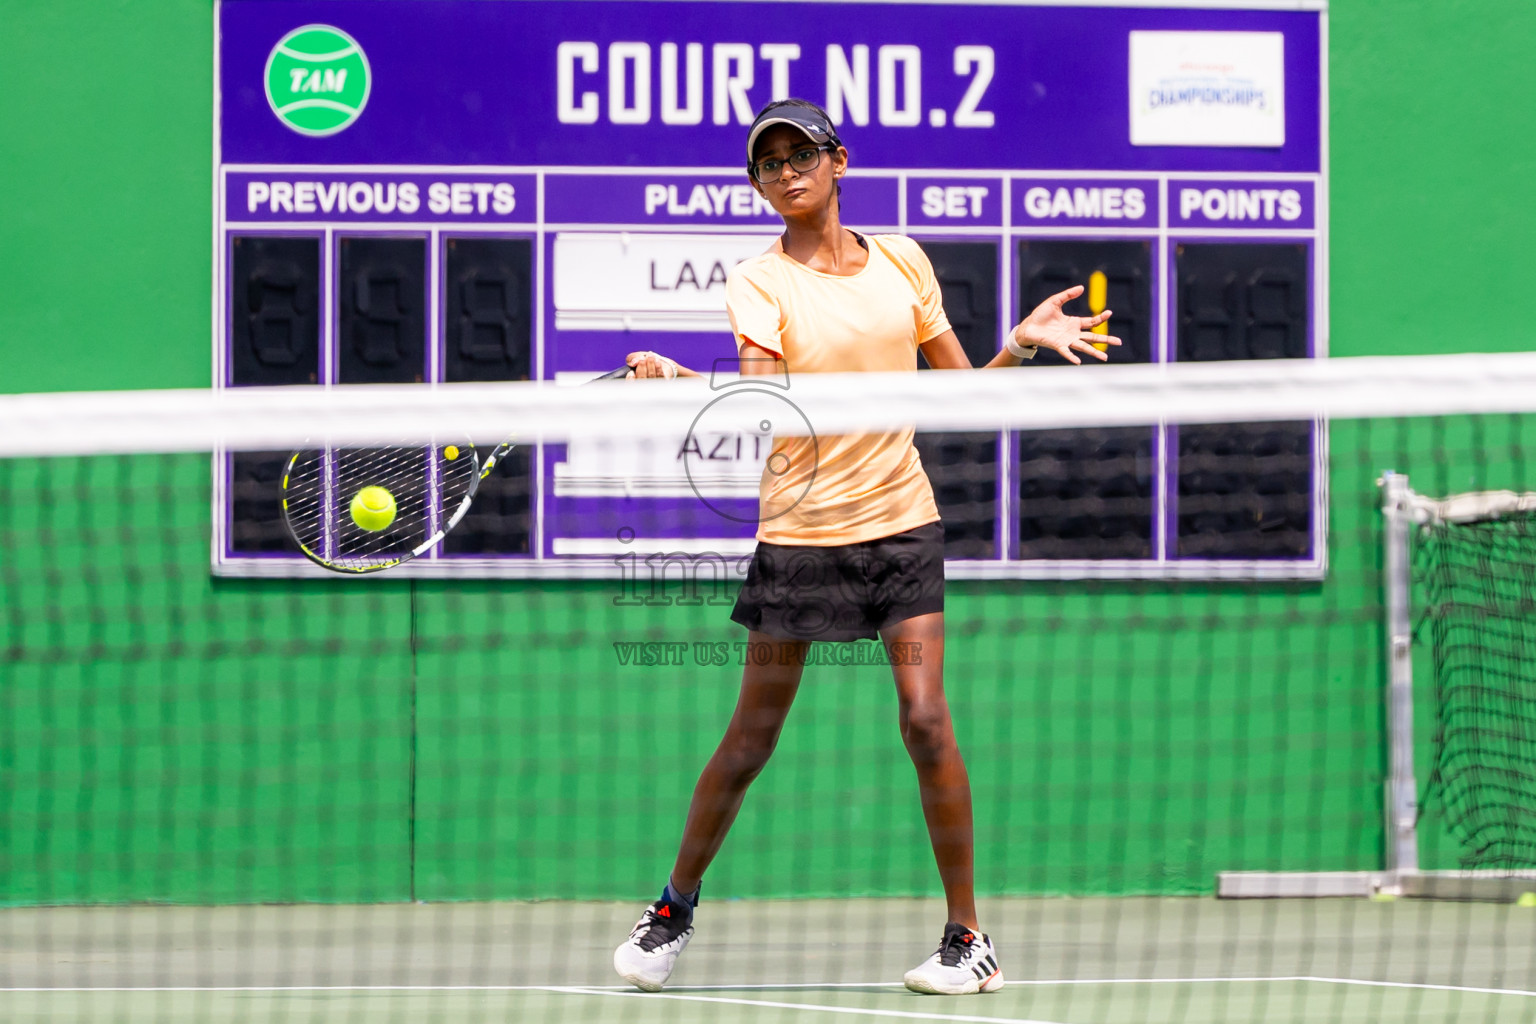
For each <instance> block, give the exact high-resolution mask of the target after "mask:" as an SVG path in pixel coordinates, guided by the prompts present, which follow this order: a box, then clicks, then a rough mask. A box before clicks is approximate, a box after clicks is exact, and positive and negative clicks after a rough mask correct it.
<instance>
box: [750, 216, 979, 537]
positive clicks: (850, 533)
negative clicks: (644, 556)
mask: <svg viewBox="0 0 1536 1024" xmlns="http://www.w3.org/2000/svg"><path fill="white" fill-rule="evenodd" d="M864 238H865V241H866V242H867V243H868V246H869V259H868V261H867V262H866V263H865V265H864V268H863V269H862V270H860V271H859V272H858V273H856V274H853V275H850V276H847V277H839V276H837V275H834V274H824V273H822V272H820V271H817V270H812V269H811V268H810V267H807V266H806V265H805V264H803V263H800V262H798V261H797V260H795V259H793V258H791V257H790V256H788V255H786V254H785V252H784V248H783V245H782V243H781V242H779V241H775V242H774V244H773V247H772V248H771V249H769V250H768V251H767V252H765V253H763V254H761V255H759V256H754V257H753V258H752V259H749V260H745V261H744V262H742V263H740V264H738V265H737V266H736V267H735V269H734V270H732V271H731V274H730V278H729V279H728V280H727V281H726V285H725V303H726V310H727V311H728V312H729V313H730V317H731V329H732V330H733V331H734V332H735V335H736V344H737V346H738V347H739V346H740V345H741V344H742V343H743V342H745V341H751V342H752V343H753V344H756V345H760V346H761V347H763V348H765V349H767V350H768V351H769V352H772V353H774V354H776V355H778V356H780V357H782V358H783V359H784V362H785V369H787V370H788V374H789V380H790V389H789V395H788V397H789V399H790V400H791V401H793V400H794V378H795V376H796V375H797V374H802V373H848V372H855V371H908V372H912V373H916V372H917V347H918V346H919V345H921V344H922V343H924V342H926V341H929V340H931V339H933V338H936V337H938V336H939V335H940V334H943V333H944V332H945V331H947V330H949V320H948V319H947V318H946V317H945V316H944V305H943V302H942V300H941V298H940V295H939V283H938V280H937V279H936V278H935V277H934V274H933V265H932V264H931V263H929V262H928V257H927V256H926V255H925V254H924V253H923V250H922V249H921V248H920V247H919V246H918V244H917V243H916V242H914V241H912V240H911V239H910V238H907V237H905V236H902V235H866V236H864ZM811 426H812V427H813V428H814V427H815V424H814V423H813V424H811ZM912 435H913V431H912V429H911V428H907V429H904V430H896V431H888V432H883V433H872V434H842V435H820V436H818V437H816V438H814V439H812V438H805V437H779V438H775V439H774V443H773V454H772V455H770V457H769V460H768V465H767V466H766V467H765V469H764V471H763V477H762V482H761V484H760V485H759V490H758V494H759V505H760V513H759V515H760V518H759V523H758V528H757V539H758V540H760V541H765V542H767V543H770V544H806V545H813V546H818V547H829V546H832V545H836V544H856V543H859V542H861V541H867V540H876V539H878V538H880V537H889V536H891V535H893V534H897V533H902V532H904V531H906V530H911V529H913V528H915V527H918V526H922V525H924V524H925V523H932V522H937V521H938V518H939V509H938V506H937V505H936V504H935V503H934V500H933V488H932V487H931V486H930V485H929V483H928V476H927V474H926V473H924V472H923V466H922V462H921V461H920V460H919V458H918V455H917V449H916V448H915V447H913V444H912ZM807 483H809V487H807Z"/></svg>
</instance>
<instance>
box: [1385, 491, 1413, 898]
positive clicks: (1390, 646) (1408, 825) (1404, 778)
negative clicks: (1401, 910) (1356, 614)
mask: <svg viewBox="0 0 1536 1024" xmlns="http://www.w3.org/2000/svg"><path fill="white" fill-rule="evenodd" d="M1379 484H1380V486H1381V498H1382V501H1381V514H1382V517H1383V519H1384V520H1385V530H1384V544H1383V559H1384V564H1383V567H1382V569H1383V571H1382V587H1383V589H1384V591H1385V593H1384V595H1383V597H1384V599H1385V606H1386V613H1387V622H1386V626H1387V629H1386V634H1387V744H1388V759H1389V765H1390V770H1389V772H1388V775H1387V785H1386V801H1385V806H1386V819H1387V820H1386V825H1387V844H1386V846H1387V849H1386V862H1387V863H1386V868H1387V872H1386V877H1385V878H1383V880H1382V890H1383V891H1389V892H1393V893H1396V894H1401V892H1402V889H1403V881H1404V879H1405V878H1408V877H1411V876H1415V875H1417V874H1418V873H1419V838H1418V818H1419V803H1418V792H1419V790H1418V782H1417V780H1416V779H1415V778H1414V774H1413V652H1412V633H1413V623H1412V620H1411V617H1410V615H1409V611H1408V602H1409V590H1410V587H1411V585H1412V580H1411V575H1410V573H1411V566H1410V562H1409V557H1408V533H1409V531H1410V530H1411V529H1412V527H1413V522H1414V510H1413V491H1412V490H1411V489H1410V488H1409V486H1408V478H1407V477H1406V476H1404V475H1403V474H1401V473H1394V472H1392V471H1391V470H1388V471H1387V472H1385V473H1383V474H1382V476H1381V480H1380V481H1379Z"/></svg>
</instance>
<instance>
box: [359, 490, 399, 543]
mask: <svg viewBox="0 0 1536 1024" xmlns="http://www.w3.org/2000/svg"><path fill="white" fill-rule="evenodd" d="M352 521H353V522H354V523H356V524H357V525H358V526H361V527H362V528H363V529H365V530H367V531H368V532H369V533H378V532H379V531H380V530H387V529H389V524H390V523H392V522H394V521H395V496H394V495H393V494H390V493H389V492H388V491H386V490H385V489H384V488H382V487H364V488H363V489H362V490H360V491H358V492H357V495H356V497H354V498H353V499H352Z"/></svg>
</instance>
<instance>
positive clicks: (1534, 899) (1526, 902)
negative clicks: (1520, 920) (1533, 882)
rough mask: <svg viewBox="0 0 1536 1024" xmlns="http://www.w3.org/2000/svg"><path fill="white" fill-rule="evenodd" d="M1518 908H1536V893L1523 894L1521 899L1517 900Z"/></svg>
mask: <svg viewBox="0 0 1536 1024" xmlns="http://www.w3.org/2000/svg"><path fill="white" fill-rule="evenodd" d="M1515 906H1517V907H1536V892H1523V893H1521V894H1520V898H1519V899H1517V900H1515Z"/></svg>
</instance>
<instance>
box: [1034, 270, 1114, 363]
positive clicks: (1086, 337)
mask: <svg viewBox="0 0 1536 1024" xmlns="http://www.w3.org/2000/svg"><path fill="white" fill-rule="evenodd" d="M1081 294H1083V286H1082V285H1074V286H1073V287H1071V288H1068V289H1067V290H1066V291H1064V292H1058V293H1056V294H1055V295H1052V296H1051V297H1050V298H1048V299H1046V300H1045V301H1044V302H1042V303H1040V305H1038V306H1036V307H1035V311H1034V312H1033V313H1031V314H1029V316H1027V317H1025V318H1024V321H1023V322H1022V323H1020V324H1019V326H1017V327H1015V328H1014V329H1013V340H1014V341H1015V342H1017V343H1018V344H1019V345H1021V346H1023V347H1026V348H1027V347H1029V346H1030V345H1036V346H1039V347H1040V348H1048V349H1050V350H1051V351H1053V352H1058V353H1060V354H1061V357H1062V358H1063V359H1065V360H1066V361H1067V362H1069V363H1077V364H1079V365H1081V363H1082V360H1081V359H1079V358H1078V357H1077V355H1075V352H1082V353H1083V354H1084V355H1088V356H1092V357H1093V358H1094V359H1097V360H1099V361H1100V362H1105V361H1107V360H1108V359H1109V353H1107V352H1104V351H1101V350H1099V349H1097V348H1095V347H1094V346H1095V345H1118V344H1120V339H1119V338H1116V337H1114V336H1113V335H1109V334H1094V333H1093V328H1095V327H1097V326H1098V325H1099V324H1102V323H1104V322H1105V321H1107V320H1108V319H1109V318H1110V316H1111V315H1112V313H1113V311H1112V310H1108V309H1106V310H1105V311H1104V312H1102V313H1100V314H1099V315H1098V316H1068V315H1067V314H1066V313H1063V312H1062V311H1061V307H1062V306H1064V305H1066V304H1067V303H1069V302H1071V301H1072V300H1073V299H1075V298H1077V297H1078V296H1079V295H1081Z"/></svg>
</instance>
